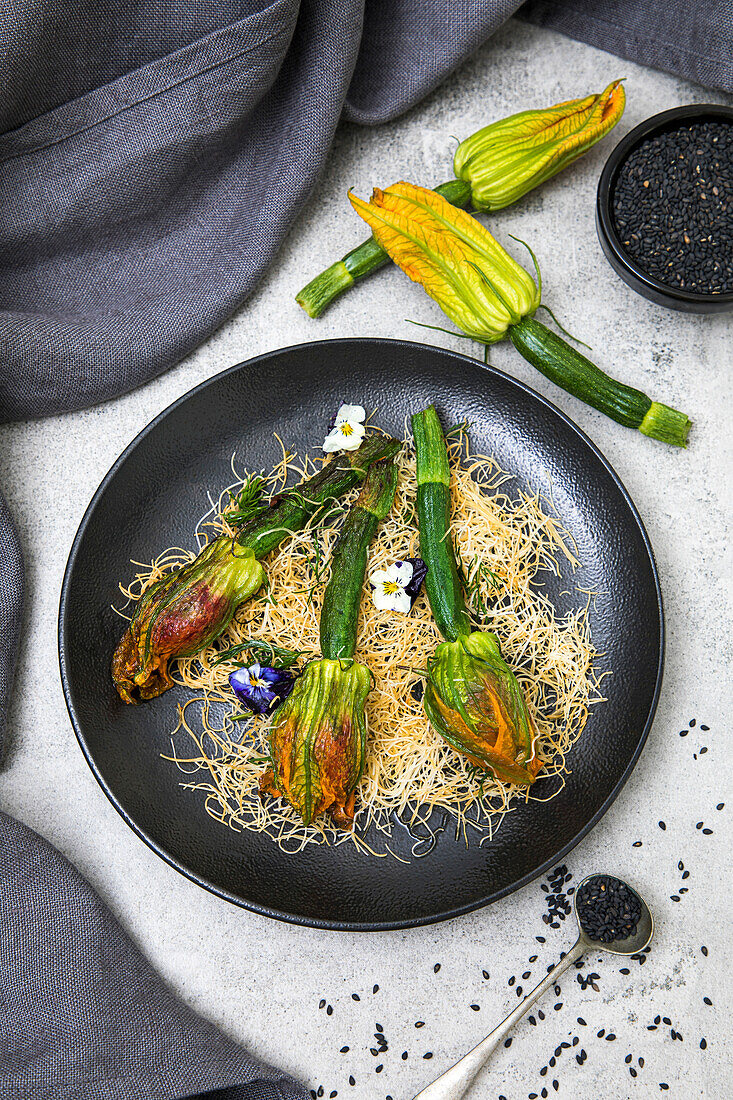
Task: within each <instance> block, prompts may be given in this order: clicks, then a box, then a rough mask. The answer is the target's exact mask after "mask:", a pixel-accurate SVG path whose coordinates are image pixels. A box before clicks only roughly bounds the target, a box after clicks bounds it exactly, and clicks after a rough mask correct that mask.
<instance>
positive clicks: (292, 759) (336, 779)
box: [260, 459, 397, 828]
mask: <svg viewBox="0 0 733 1100" xmlns="http://www.w3.org/2000/svg"><path fill="white" fill-rule="evenodd" d="M396 488H397V469H396V467H395V465H394V462H393V460H392V459H385V460H383V461H381V462H377V463H375V465H373V466H372V467H371V468H370V470H369V472H368V473H367V476H366V481H365V482H364V487H363V489H362V491H361V493H360V494H359V497H358V499H357V501H356V503H355V504H354V506H353V508H352V509H351V510H350V512H349V513H348V515H347V516H346V519H345V520H344V525H343V527H342V528H341V532H340V534H339V538H338V541H337V543H336V546H335V547H334V550H333V554H332V558H331V578H330V580H329V582H328V585H327V586H326V591H325V593H324V597H323V608H322V610H321V627H320V634H321V653H322V654H323V656H322V657H321V658H320V659H318V660H315V661H311V663H310V664H308V665H306V668H305V670H304V671H303V673H302V675H301V676H299V677H298V679H297V680H296V681H295V685H294V687H293V690H292V692H291V693H290V695H289V696H288V698H287V699H286V700H285V702H284V703H283V705H282V706H281V707H280V708H279V709H278V711H277V712H276V714H275V715H274V716H273V720H272V725H271V728H270V757H271V766H270V768H268V770H267V771H266V772H265V773H264V775H263V776H262V778H261V779H260V789H261V790H262V791H263V792H269V793H270V794H273V795H276V796H277V795H279V796H281V797H283V798H285V799H287V801H288V802H289V803H290V805H291V806H292V807H293V808H294V809H295V810H297V812H298V813H299V814H300V816H301V817H302V819H303V822H304V824H305V825H310V823H311V822H312V821H313V820H314V818H316V817H318V815H319V814H322V813H324V812H326V811H327V812H328V813H329V814H330V815H331V818H332V820H333V821H334V822H335V824H336V825H339V826H340V827H341V828H348V827H349V826H350V825H352V824H353V821H354V798H355V789H356V785H357V783H358V782H359V779H360V778H361V773H362V771H363V769H364V758H365V752H366V734H367V729H366V716H365V713H364V707H365V704H366V700H367V695H368V694H369V689H370V687H371V680H372V676H371V672H370V671H369V669H368V668H367V667H366V665H362V664H360V663H359V662H358V661H355V660H354V652H355V650H356V631H357V623H358V615H359V603H360V600H361V593H362V588H363V586H364V576H365V574H366V566H367V551H368V548H369V544H370V543H371V541H372V539H373V538H374V535H375V533H376V530H377V527H378V525H379V523H380V521H381V520H383V519H384V518H385V517H386V516H387V515H388V513H389V510H390V508H391V507H392V503H393V501H394V495H395V490H396Z"/></svg>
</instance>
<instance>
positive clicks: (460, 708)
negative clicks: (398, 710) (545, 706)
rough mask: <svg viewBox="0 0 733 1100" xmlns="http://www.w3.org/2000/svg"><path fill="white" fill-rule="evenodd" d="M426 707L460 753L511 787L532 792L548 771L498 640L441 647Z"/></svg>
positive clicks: (483, 636)
mask: <svg viewBox="0 0 733 1100" xmlns="http://www.w3.org/2000/svg"><path fill="white" fill-rule="evenodd" d="M423 705H424V708H425V713H426V715H427V718H428V720H429V721H430V723H431V725H432V726H433V728H434V729H435V730H436V732H437V733H438V734H439V735H440V736H441V737H442V738H443V739H444V740H445V741H447V742H448V744H449V745H451V746H452V747H453V748H454V749H456V751H457V752H459V753H461V754H462V755H463V756H465V757H467V758H468V759H469V760H470V761H471V763H473V764H475V765H476V766H477V767H479V768H484V769H486V770H488V771H491V772H493V774H494V775H495V776H496V777H497V779H501V780H503V781H504V782H506V783H517V784H519V785H521V786H529V785H530V784H532V783H533V782H534V780H535V778H536V776H537V772H538V771H539V770H540V768H541V767H542V761H541V760H540V758H539V755H538V752H537V747H536V742H537V736H538V734H537V727H536V725H535V723H534V719H533V718H532V715H531V713H530V711H529V709H528V707H527V703H526V701H525V698H524V694H523V692H522V689H521V688H520V686H519V684H518V683H517V679H516V676H515V675H514V673H513V672H512V671H511V669H510V668H509V666H508V665H507V664H506V662H505V661H504V659H503V658H502V656H501V651H500V649H499V643H498V641H497V639H496V637H495V636H494V635H493V634H490V633H488V632H484V631H478V630H477V631H474V632H473V633H472V634H469V635H463V636H461V637H459V638H458V640H457V641H455V642H444V643H443V644H442V645H439V646H438V648H437V650H436V651H435V655H434V656H433V658H432V659H431V660H430V661H429V662H428V674H427V680H426V684H425V694H424V697H423Z"/></svg>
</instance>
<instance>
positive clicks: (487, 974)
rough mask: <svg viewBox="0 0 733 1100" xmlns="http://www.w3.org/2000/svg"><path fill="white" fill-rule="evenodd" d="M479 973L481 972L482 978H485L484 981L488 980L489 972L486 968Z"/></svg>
mask: <svg viewBox="0 0 733 1100" xmlns="http://www.w3.org/2000/svg"><path fill="white" fill-rule="evenodd" d="M481 973H482V974H483V976H484V978H485V979H486V981H487V982H488V980H489V972H488V970H482V971H481Z"/></svg>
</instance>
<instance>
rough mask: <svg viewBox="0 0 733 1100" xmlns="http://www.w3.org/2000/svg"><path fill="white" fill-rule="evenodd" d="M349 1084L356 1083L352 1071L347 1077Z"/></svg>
mask: <svg viewBox="0 0 733 1100" xmlns="http://www.w3.org/2000/svg"><path fill="white" fill-rule="evenodd" d="M349 1084H350V1085H355V1084H356V1078H355V1077H354V1075H353V1073H352V1074H351V1076H350V1077H349Z"/></svg>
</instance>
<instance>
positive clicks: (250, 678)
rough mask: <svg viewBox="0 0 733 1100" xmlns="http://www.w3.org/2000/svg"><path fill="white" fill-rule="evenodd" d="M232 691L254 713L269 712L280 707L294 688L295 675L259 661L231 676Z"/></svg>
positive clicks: (239, 669)
mask: <svg viewBox="0 0 733 1100" xmlns="http://www.w3.org/2000/svg"><path fill="white" fill-rule="evenodd" d="M229 683H230V685H231V688H232V691H233V692H234V694H235V695H236V697H237V699H239V701H240V703H243V704H244V706H245V707H247V708H248V710H251V711H252V712H253V713H254V714H267V713H269V712H270V711H272V710H275V708H276V707H279V706H280V704H281V703H282V702H283V700H284V699H286V698H287V697H288V695H289V694H290V692H291V691H292V690H293V684H294V683H295V677H294V676H293V674H292V672H286V670H285V669H282V668H270V667H269V666H268V665H260V664H258V663H257V662H255V664H253V665H250V666H249V668H238V669H237V670H236V671H235V672H232V673H231V674H230V676H229Z"/></svg>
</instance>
